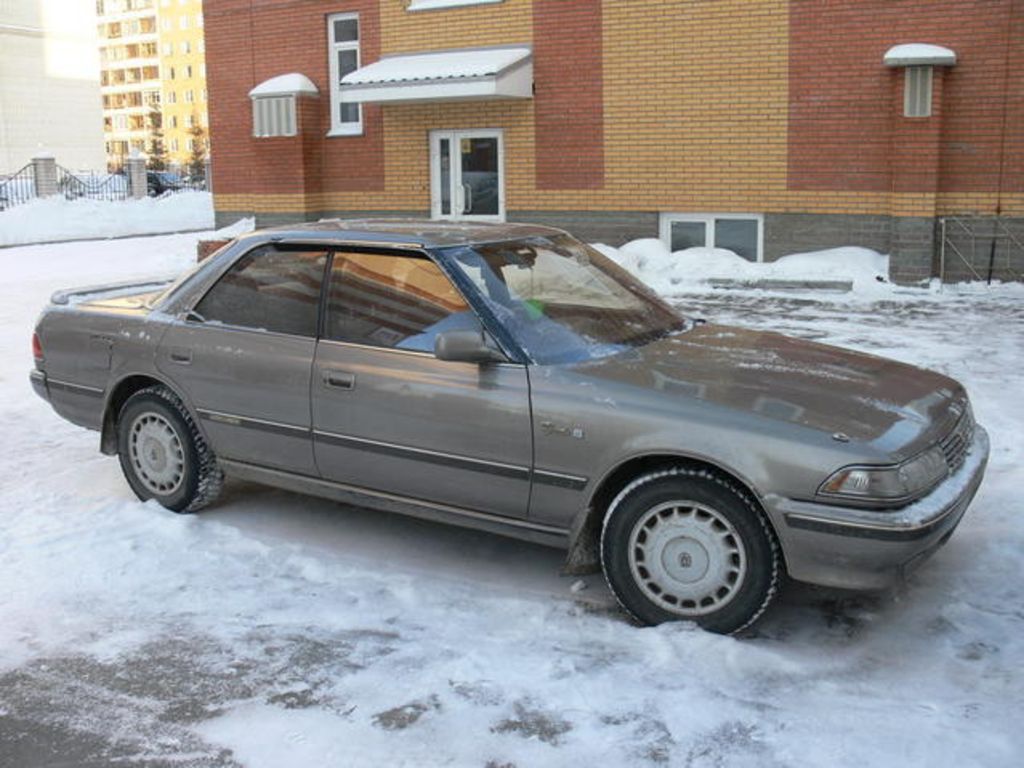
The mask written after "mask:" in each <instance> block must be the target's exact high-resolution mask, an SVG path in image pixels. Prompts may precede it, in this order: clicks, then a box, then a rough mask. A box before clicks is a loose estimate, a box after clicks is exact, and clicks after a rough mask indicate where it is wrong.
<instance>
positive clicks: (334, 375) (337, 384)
mask: <svg viewBox="0 0 1024 768" xmlns="http://www.w3.org/2000/svg"><path fill="white" fill-rule="evenodd" d="M324 385H325V386H328V387H333V388H335V389H355V386H356V375H355V374H354V373H348V372H346V371H332V370H327V371H324Z"/></svg>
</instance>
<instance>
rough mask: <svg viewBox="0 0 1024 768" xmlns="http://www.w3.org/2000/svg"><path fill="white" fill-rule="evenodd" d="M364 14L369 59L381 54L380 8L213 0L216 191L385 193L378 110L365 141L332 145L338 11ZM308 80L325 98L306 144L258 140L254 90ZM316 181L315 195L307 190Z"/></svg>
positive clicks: (357, 2) (351, 1)
mask: <svg viewBox="0 0 1024 768" xmlns="http://www.w3.org/2000/svg"><path fill="white" fill-rule="evenodd" d="M345 12H358V13H359V21H360V46H361V51H360V53H361V56H362V60H363V61H375V60H376V59H377V58H379V56H380V20H379V13H378V3H377V1H376V0H338V1H337V2H332V3H324V2H321V0H205V1H204V3H203V15H204V18H205V24H206V30H205V32H206V62H207V73H208V74H207V89H208V91H209V98H210V141H211V146H210V151H211V156H212V159H213V163H214V169H215V170H214V173H215V174H216V182H215V184H216V189H217V192H218V193H221V194H231V193H256V194H259V193H287V192H307V193H308V192H312V191H317V188H319V189H323V191H343V190H359V189H383V188H384V136H383V129H382V125H381V116H380V109H379V108H378V107H372V106H370V107H364V109H363V128H364V132H363V135H362V136H361V137H345V138H338V139H331V138H326V137H325V134H326V132H327V130H328V129H329V127H330V108H331V101H330V83H329V75H328V64H327V53H326V49H327V42H326V41H327V22H326V17H327V16H328V15H330V14H333V13H345ZM288 72H301V73H302V74H304V75H306V76H307V77H309V78H310V79H311V80H312V81H313V82H314V83H315V84H316V86H317V88H318V89H319V90H320V97H319V99H317V100H316V101H315V102H314V104H315V106H314V107H312V109H313V110H314V113H312V114H309V113H308V110H309V109H311V108H310V107H308V106H304V107H303V119H304V120H305V121H306V124H307V126H308V125H309V124H310V123H312V122H316V127H315V128H313V130H311V131H310V132H308V133H306V132H305V131H304V133H306V138H305V141H304V142H300V141H296V140H295V139H290V138H279V139H255V138H253V137H252V106H251V102H250V99H249V96H248V93H249V91H250V89H252V88H253V87H255V86H256V85H258V84H259V83H261V82H263V81H264V80H267V79H269V78H271V77H274V76H276V75H282V74H285V73H288ZM308 180H313V184H312V187H313V189H311V188H310V186H309V185H307V181H308Z"/></svg>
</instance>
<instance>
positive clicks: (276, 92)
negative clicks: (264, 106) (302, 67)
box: [249, 72, 320, 99]
mask: <svg viewBox="0 0 1024 768" xmlns="http://www.w3.org/2000/svg"><path fill="white" fill-rule="evenodd" d="M319 93H320V91H318V90H317V88H316V86H315V85H314V84H313V81H312V80H310V79H309V78H308V77H306V76H305V75H303V74H301V73H299V72H290V73H288V74H287V75H278V76H277V77H272V78H270V79H269V80H264V81H263V82H262V83H260V84H259V85H257V86H256V87H255V88H253V89H252V90H251V91H249V98H250V99H260V98H267V97H269V96H298V95H300V94H304V95H307V96H316V95H318V94H319Z"/></svg>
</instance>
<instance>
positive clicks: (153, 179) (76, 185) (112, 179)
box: [0, 160, 209, 211]
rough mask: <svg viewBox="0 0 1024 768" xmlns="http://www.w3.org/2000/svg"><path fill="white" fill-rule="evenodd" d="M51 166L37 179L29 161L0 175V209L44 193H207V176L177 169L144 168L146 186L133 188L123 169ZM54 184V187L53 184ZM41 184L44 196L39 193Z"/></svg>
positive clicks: (111, 197)
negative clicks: (75, 169)
mask: <svg viewBox="0 0 1024 768" xmlns="http://www.w3.org/2000/svg"><path fill="white" fill-rule="evenodd" d="M50 163H51V165H50V168H52V169H54V171H52V172H51V173H54V174H55V178H54V176H50V178H49V181H47V180H46V179H47V176H48V175H49V174H47V173H44V172H40V173H41V177H40V178H38V179H37V178H36V166H35V164H34V163H29V164H28V165H26V166H25V167H24V168H21V169H20V170H18V171H17V172H15V173H12V174H9V175H4V174H0V211H2V210H5V209H7V208H11V207H13V206H16V205H21V204H22V203H27V202H29V201H30V200H35V199H36V198H37V197H43V196H44V195H45V194H57V195H60V196H61V197H64V198H66V199H68V200H77V199H87V200H108V201H120V200H128V199H131V198H134V197H155V198H164V197H168V196H170V195H174V194H177V193H178V192H189V191H197V192H206V191H209V185H208V183H207V181H208V178H209V177H208V175H207V174H206V173H203V174H201V175H197V176H190V175H188V174H183V173H179V172H177V171H146V173H145V178H146V182H145V188H144V189H141V190H137V191H136V190H133V189H132V185H131V179H130V178H129V174H128V173H127V172H126V171H116V172H114V173H107V172H103V171H72V170H69V169H68V168H65V167H64V166H62V165H59V164H54V163H53V161H52V160H51V161H50ZM54 184H56V188H54V187H53V185H54ZM40 186H42V187H43V188H44V189H43V192H44V195H41V194H40Z"/></svg>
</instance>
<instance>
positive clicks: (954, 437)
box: [940, 408, 974, 472]
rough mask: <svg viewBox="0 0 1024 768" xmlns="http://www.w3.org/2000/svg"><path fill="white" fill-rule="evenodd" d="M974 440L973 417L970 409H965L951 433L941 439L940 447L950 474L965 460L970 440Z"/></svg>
mask: <svg viewBox="0 0 1024 768" xmlns="http://www.w3.org/2000/svg"><path fill="white" fill-rule="evenodd" d="M973 438H974V417H973V415H972V414H971V409H970V408H967V409H965V411H964V415H963V416H961V417H960V421H958V422H957V424H956V426H955V427H953V431H952V432H950V433H949V434H948V435H946V437H945V438H943V440H942V442H941V443H940V445H941V446H942V453H943V455H945V457H946V463H947V464H948V465H949V471H950V472H956V471H957V470H958V469H960V465H961V464H963V463H964V459H965V458H967V449H968V448H970V447H971V440H972V439H973Z"/></svg>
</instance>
